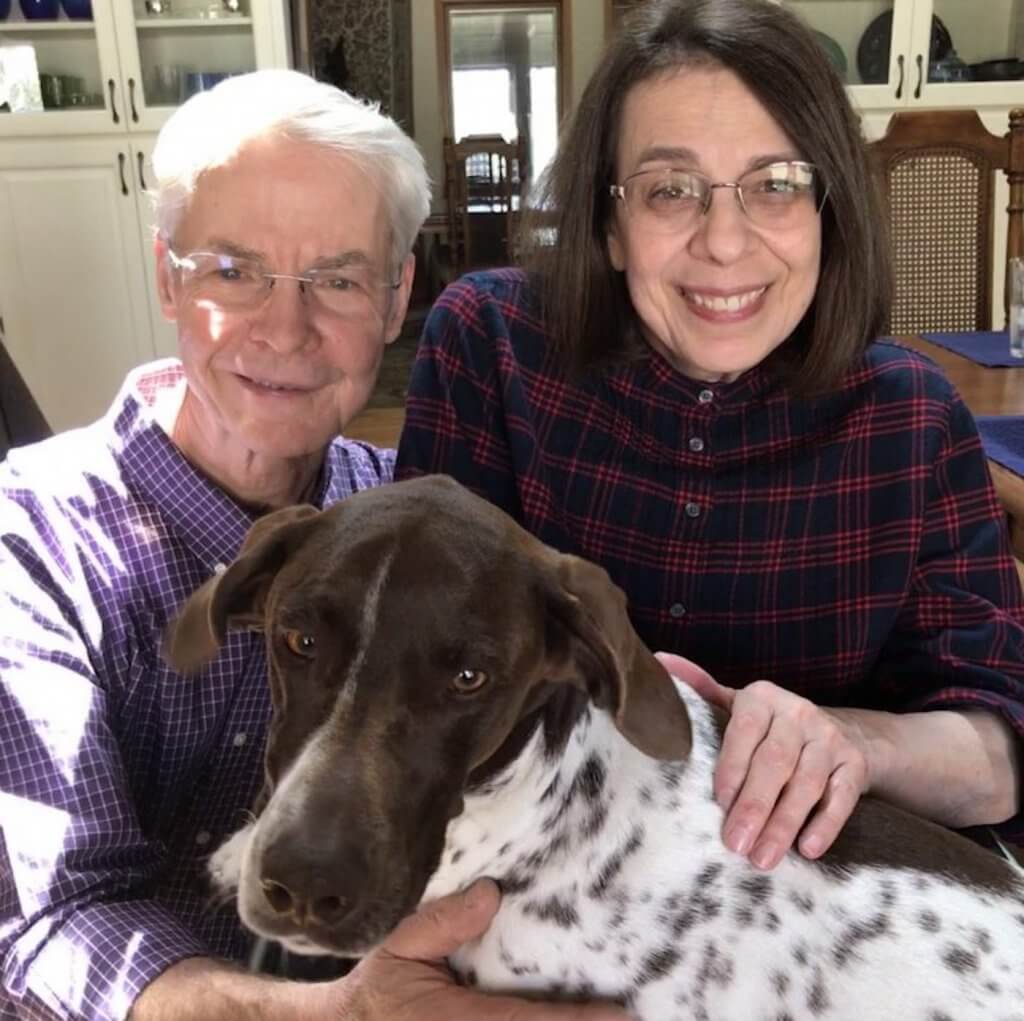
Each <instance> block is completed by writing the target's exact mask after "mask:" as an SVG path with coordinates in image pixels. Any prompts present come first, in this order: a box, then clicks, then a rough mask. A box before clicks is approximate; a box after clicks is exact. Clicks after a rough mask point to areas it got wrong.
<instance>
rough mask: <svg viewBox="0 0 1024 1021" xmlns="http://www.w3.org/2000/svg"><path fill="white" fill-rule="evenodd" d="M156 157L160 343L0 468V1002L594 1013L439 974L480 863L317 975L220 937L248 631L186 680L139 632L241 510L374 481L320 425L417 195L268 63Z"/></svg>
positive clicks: (154, 620) (247, 718)
mask: <svg viewBox="0 0 1024 1021" xmlns="http://www.w3.org/2000/svg"><path fill="white" fill-rule="evenodd" d="M154 166H155V169H156V176H157V186H156V196H155V197H156V211H157V223H158V235H157V239H156V258H157V264H158V281H159V294H160V301H161V304H162V307H163V310H164V313H165V314H166V316H167V317H168V318H169V319H171V320H173V321H175V322H176V323H177V328H178V338H179V347H180V361H178V360H169V361H165V362H160V363H156V364H153V365H147V366H143V367H142V368H140V369H138V370H137V371H136V372H134V373H132V375H130V376H129V378H128V379H127V381H126V382H125V384H124V387H123V388H122V390H121V392H120V394H119V395H118V396H117V398H116V400H115V402H114V405H113V407H112V408H111V410H110V412H109V414H108V415H107V416H106V417H105V418H104V419H103V420H101V421H100V422H97V423H95V424H94V425H91V426H89V427H88V428H86V429H82V430H76V431H74V432H70V433H66V434H64V435H60V436H57V437H54V438H52V439H50V440H47V441H45V442H43V443H41V444H38V445H36V446H33V447H27V448H23V449H20V450H17V451H15V452H13V453H12V454H11V456H10V458H9V460H8V461H7V463H6V464H4V465H3V466H2V467H0V536H2V544H0V600H2V603H0V606H2V609H0V680H2V683H0V749H2V750H0V825H2V834H3V841H2V843H0V959H2V963H3V973H2V988H0V1016H2V1017H5V1018H7V1017H26V1018H86V1019H108V1018H123V1017H125V1016H127V1015H128V1014H129V1013H130V1015H131V1017H132V1018H133V1019H134V1021H149V1019H154V1018H156V1019H159V1018H174V1019H176V1021H181V1019H192V1018H195V1019H199V1018H203V1019H217V1018H222V1017H223V1018H232V1019H236V1018H239V1017H257V1016H258V1017H260V1018H270V1019H277V1018H280V1019H286V1018H292V1017H295V1018H303V1019H309V1018H313V1019H315V1018H318V1017H323V1018H331V1019H344V1018H356V1017H358V1018H359V1019H360V1021H368V1019H377V1018H380V1019H383V1018H388V1019H389V1021H394V1019H396V1018H401V1017H413V1016H415V1017H417V1018H421V1019H423V1018H438V1019H440V1018H446V1019H458V1018H466V1019H468V1018H478V1017H480V1018H495V1019H498V1018H511V1017H513V1016H514V1017H515V1018H517V1019H520V1021H528V1019H536V1021H542V1019H545V1018H549V1019H555V1018H566V1017H580V1018H582V1017H584V1016H593V1017H598V1016H600V1015H601V1014H602V1013H603V1014H605V1016H609V1015H607V1012H603V1011H601V1010H600V1009H599V1008H593V1010H592V1012H591V1013H589V1014H588V1013H587V1012H586V1011H585V1010H584V1009H583V1008H573V1007H562V1008H556V1007H545V1006H543V1005H528V1004H522V1003H516V1002H513V1001H506V1000H500V999H489V998H486V997H481V996H479V995H477V994H475V993H471V992H469V991H465V990H462V989H459V988H456V987H455V986H453V985H452V984H451V982H450V980H449V978H448V974H447V971H446V969H444V968H443V966H441V965H440V964H439V963H438V962H439V961H443V957H444V955H445V954H446V953H448V952H450V951H451V950H452V949H454V948H455V947H456V946H457V945H458V944H459V943H460V942H462V941H464V940H466V939H468V938H471V937H473V936H475V935H477V934H478V933H479V932H480V931H481V930H482V929H483V928H485V927H486V925H487V922H488V921H489V918H490V916H491V915H492V914H493V912H494V910H495V907H496V903H497V894H496V891H495V889H494V887H493V885H488V884H486V883H485V884H480V885H478V886H477V887H475V888H473V889H472V890H470V891H469V892H468V893H466V894H464V895H463V896H462V897H461V898H459V897H456V898H454V899H450V900H449V901H447V902H441V903H439V904H438V905H435V906H434V907H433V908H432V909H430V910H428V911H427V912H425V913H423V914H421V915H419V916H416V917H414V918H412V919H409V920H407V921H406V922H405V923H404V924H403V925H402V926H401V927H400V929H399V930H397V931H396V933H395V934H394V936H393V937H392V939H391V941H390V942H389V943H388V944H386V945H385V946H384V947H382V948H381V949H380V950H378V951H377V952H376V953H374V954H372V955H371V956H370V957H368V958H367V959H366V960H365V961H364V962H362V964H361V965H360V966H359V967H358V968H357V969H356V970H355V971H354V972H353V973H351V974H350V975H349V976H347V977H346V978H344V979H337V980H334V981H331V982H326V983H317V984H299V983H293V982H285V981H283V980H278V979H270V978H266V977H263V976H257V975H253V974H249V973H246V972H244V971H242V970H241V969H240V968H239V967H238V966H237V965H232V964H231V963H230V962H231V961H238V960H241V959H243V957H244V954H245V950H246V938H245V934H244V933H243V932H242V931H241V929H240V926H239V924H238V921H237V919H236V917H235V912H234V909H233V906H231V905H226V906H222V907H221V908H220V909H214V908H213V907H212V906H211V905H209V903H208V890H207V887H206V883H205V879H204V863H205V858H206V856H207V854H208V853H209V851H210V849H211V848H213V847H215V846H217V844H218V843H219V842H220V841H221V839H222V838H223V837H224V836H226V835H227V834H229V833H230V832H232V831H233V830H234V829H236V828H237V826H238V825H239V822H240V821H241V820H242V818H243V816H244V812H245V810H246V809H247V808H248V806H249V805H250V804H251V802H252V800H253V798H254V796H255V794H256V791H257V790H258V788H259V785H260V783H261V779H262V745H263V738H264V735H265V731H266V726H267V722H268V717H269V712H270V707H269V696H268V693H267V690H266V687H267V686H266V677H265V673H266V665H265V660H264V654H263V649H262V643H261V640H260V639H259V638H258V637H257V636H255V635H252V634H245V633H240V634H236V635H233V636H232V638H231V640H230V642H229V643H228V645H227V647H226V648H225V650H224V654H223V655H222V656H221V657H220V659H219V660H218V661H217V662H216V663H215V664H214V665H213V666H212V667H211V668H210V669H209V670H208V671H207V672H206V673H205V674H204V675H203V676H201V677H200V678H197V679H184V678H181V677H178V676H176V675H174V674H173V673H172V672H171V671H170V669H169V668H168V667H167V666H166V665H164V664H163V662H162V661H161V658H160V655H159V637H160V635H161V633H162V631H163V629H164V626H165V625H166V623H167V621H168V620H169V618H170V617H171V616H172V615H173V614H174V613H175V611H176V609H177V607H178V606H179V604H180V603H181V602H182V600H183V599H184V598H185V597H186V596H187V595H188V594H189V593H191V592H192V591H193V590H194V589H195V588H196V587H197V586H198V585H199V584H200V583H201V582H202V581H204V580H205V579H206V578H207V577H209V576H210V574H211V573H213V572H215V571H217V570H218V569H219V568H220V567H221V565H223V564H225V563H226V562H228V561H230V560H231V559H232V558H233V557H234V556H235V554H236V553H237V551H238V548H239V546H240V544H241V541H242V538H243V536H244V535H245V533H246V531H247V530H248V528H249V526H250V525H251V524H252V523H253V521H254V520H255V519H256V518H257V517H259V515H261V514H262V513H264V512H265V511H267V510H269V509H271V508H278V507H282V506H285V505H288V504H292V503H296V502H300V501H303V502H309V503H313V504H316V505H318V506H324V505H327V504H330V503H332V502H334V501H336V500H340V499H343V498H345V497H346V496H348V495H349V494H351V493H352V492H354V491H355V490H359V489H362V488H363V487H366V486H373V485H377V484H379V483H381V482H384V481H387V480H388V479H390V477H391V472H392V465H393V452H392V451H382V450H375V449H373V448H372V447H369V446H367V445H365V444H360V443H355V442H351V441H348V440H345V439H344V438H341V437H340V433H342V431H343V430H344V428H345V426H346V424H347V423H348V422H349V421H350V420H351V419H352V417H353V416H354V415H355V414H357V413H358V412H359V411H360V409H361V408H362V407H363V406H364V404H365V402H366V400H367V398H368V396H369V395H370V392H371V390H372V388H373V385H374V381H375V378H376V375H377V370H378V367H379V364H380V360H381V354H382V352H383V350H384V347H385V345H387V344H389V343H391V342H392V341H393V340H394V339H395V338H396V337H397V335H398V333H399V330H400V328H401V324H402V320H403V317H404V315H405V310H406V305H407V302H408V299H409V290H410V286H411V283H412V278H413V270H414V260H413V256H412V255H411V254H410V251H411V248H412V244H413V240H414V239H415V237H416V233H417V231H418V229H419V227H420V225H421V224H422V222H423V219H424V217H425V216H426V214H427V210H428V203H429V188H428V182H427V177H426V173H425V171H424V166H423V160H422V158H421V156H420V154H419V152H418V151H417V149H416V147H415V145H414V144H413V143H412V142H411V141H410V140H409V139H408V138H407V137H406V136H405V135H404V134H403V133H402V132H401V131H400V130H399V129H398V128H397V127H396V126H395V125H394V124H393V123H392V122H391V121H390V120H388V119H387V118H385V117H383V116H381V115H380V114H379V113H377V112H376V110H375V109H374V108H372V107H369V106H367V105H365V104H363V103H360V102H358V101H356V100H354V99H352V98H351V97H349V96H347V95H345V94H344V93H342V92H339V91H338V90H337V89H334V88H332V87H330V86H326V85H323V84H319V83H316V82H314V81H312V80H311V79H309V78H306V77H305V76H303V75H299V74H296V73H294V72H286V71H277V72H271V71H267V72H258V73H256V74H252V75H246V76H242V77H239V78H235V79H231V80H228V81H226V82H225V83H223V84H222V85H220V86H218V87H217V88H216V89H214V90H213V91H211V92H209V93H203V94H201V95H199V96H197V97H195V98H194V99H191V100H190V101H189V102H188V103H186V104H185V105H184V106H183V107H182V108H181V110H180V111H178V112H177V113H176V114H175V115H174V116H173V117H172V118H171V119H170V120H169V121H168V123H167V125H166V127H165V128H164V130H163V132H162V133H161V136H160V139H159V141H158V144H157V148H156V152H155V154H154ZM93 342H95V341H93ZM615 1016H618V1015H615Z"/></svg>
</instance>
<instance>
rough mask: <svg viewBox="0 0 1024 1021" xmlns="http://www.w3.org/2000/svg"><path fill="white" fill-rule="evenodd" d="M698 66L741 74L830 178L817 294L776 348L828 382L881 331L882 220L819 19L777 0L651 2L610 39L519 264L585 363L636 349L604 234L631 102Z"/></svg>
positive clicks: (795, 386) (884, 289)
mask: <svg viewBox="0 0 1024 1021" xmlns="http://www.w3.org/2000/svg"><path fill="white" fill-rule="evenodd" d="M698 66H721V67H725V68H727V69H729V70H730V71H732V72H733V73H734V74H736V75H737V76H738V77H739V78H740V79H741V80H742V81H743V82H744V84H745V85H746V86H747V88H749V89H750V90H751V92H753V94H754V95H755V96H756V97H757V98H758V100H759V101H760V102H761V103H762V105H763V106H764V108H765V109H766V110H767V111H768V112H769V113H770V114H771V115H772V117H774V119H775V120H776V122H777V123H778V124H779V126H780V127H781V128H782V129H783V131H785V132H786V134H787V135H788V136H789V138H790V139H792V140H793V142H794V144H795V145H796V146H797V147H798V149H799V150H800V152H801V154H802V156H803V158H804V159H806V160H808V161H809V162H811V163H813V164H814V165H815V166H816V167H817V168H818V173H819V177H820V181H821V184H822V185H823V186H824V187H825V188H827V189H828V192H827V198H826V200H825V203H824V206H823V207H822V211H821V216H822V254H821V273H820V276H819V279H818V286H817V290H816V293H815V296H814V299H813V301H812V302H811V305H810V308H809V309H808V310H807V313H806V314H805V316H804V318H803V319H802V320H801V322H800V323H799V324H798V326H797V328H796V329H795V330H794V332H793V335H792V336H791V337H790V338H789V340H788V341H787V342H786V343H784V344H782V345H781V346H780V347H779V348H778V349H777V350H776V351H775V352H774V353H773V355H772V356H771V364H772V365H773V366H774V367H775V369H776V370H777V371H778V372H779V374H780V376H781V378H782V379H783V380H784V381H785V382H786V384H787V385H788V386H789V387H790V388H791V389H792V390H793V391H794V392H796V393H803V394H811V393H820V392H822V391H824V390H827V389H829V388H830V387H831V386H832V385H834V384H835V383H836V382H837V381H838V380H839V378H840V377H841V376H842V374H843V373H844V372H845V371H846V370H847V369H848V368H849V366H850V365H851V364H852V363H853V362H854V361H855V360H856V358H857V357H858V356H859V355H860V354H861V353H862V352H863V350H864V349H865V347H866V346H867V345H868V344H869V343H870V342H871V341H872V340H873V339H874V338H875V337H876V336H878V335H879V333H880V332H881V331H882V330H883V329H884V326H885V323H886V320H887V318H888V313H889V303H890V295H891V288H892V270H891V263H890V255H889V245H888V235H887V231H886V225H885V221H886V218H885V215H884V211H883V206H882V200H881V197H880V193H879V189H878V185H877V181H876V180H875V178H874V176H873V175H872V173H871V169H870V164H869V158H868V154H867V150H866V147H865V144H864V141H863V137H862V134H861V127H860V122H859V119H858V117H857V115H856V114H855V113H854V111H853V109H852V107H851V105H850V102H849V100H848V98H847V95H846V91H845V89H844V87H843V84H842V82H841V81H840V80H839V77H838V75H837V74H836V73H835V71H834V70H833V68H832V66H831V64H830V63H829V61H828V58H827V56H826V54H825V52H824V50H823V49H822V47H821V45H820V44H819V43H818V41H817V39H816V38H815V36H814V34H813V33H812V32H811V30H810V29H809V28H808V27H807V26H806V25H805V24H804V23H803V22H802V21H800V20H799V18H797V17H796V16H795V15H793V14H792V13H791V12H789V11H787V10H786V9H785V8H784V7H781V6H780V5H778V4H775V3H772V2H771V0H652V2H650V3H649V4H647V5H645V6H644V7H642V8H641V9H640V10H639V11H638V12H636V14H635V15H634V16H633V17H632V18H631V19H629V20H628V21H627V23H626V25H625V26H624V27H623V29H622V31H621V32H620V33H619V35H618V36H617V38H615V39H614V40H613V41H612V42H611V43H610V45H609V47H608V49H607V50H606V51H605V53H604V56H603V57H602V59H601V61H600V63H599V64H598V66H597V69H596V70H595V72H594V74H593V75H592V77H591V79H590V82H589V83H588V85H587V88H586V90H585V92H584V94H583V97H582V99H581V100H580V103H579V106H578V107H577V109H576V111H575V113H574V115H573V117H572V119H571V121H570V122H569V124H568V126H567V128H566V130H565V132H564V133H563V136H562V138H561V140H560V144H559V148H558V152H557V154H556V156H555V158H554V160H553V161H552V163H551V165H550V167H549V168H548V171H547V172H546V173H545V175H544V179H543V180H542V181H541V183H540V185H539V187H538V191H537V194H536V196H535V198H534V199H533V202H532V205H533V207H534V208H533V210H532V211H531V213H530V214H529V215H528V216H527V218H526V221H525V230H524V233H523V239H522V247H521V251H522V254H523V261H524V263H525V265H526V267H527V268H528V269H532V270H534V271H536V272H537V273H538V274H539V277H540V281H541V298H542V302H543V308H544V316H545V320H546V322H547V325H548V329H549V330H550V332H551V334H552V336H553V338H554V339H555V341H556V342H557V343H558V344H559V345H560V346H561V347H562V348H563V350H564V351H565V353H566V354H567V356H568V357H569V359H570V361H571V362H572V364H573V365H574V366H575V367H576V368H578V369H586V368H589V367H591V366H594V365H597V364H599V363H604V362H607V361H609V360H616V359H619V358H622V357H624V356H630V355H632V354H634V353H635V352H636V351H637V350H638V344H639V343H641V340H640V334H639V330H638V326H637V322H636V317H635V314H634V312H633V308H632V305H631V303H630V300H629V294H628V291H627V289H626V285H625V280H624V277H623V274H621V273H618V272H616V270H615V269H614V267H613V266H612V264H611V261H610V260H609V257H608V251H607V245H606V235H607V227H608V222H609V218H610V217H611V215H612V208H611V203H612V202H613V201H614V199H612V198H611V196H610V195H609V191H608V189H609V186H610V185H611V184H613V183H616V182H615V176H614V175H615V153H616V146H617V143H618V138H619V129H620V122H621V119H622V108H623V102H624V100H625V97H626V94H627V93H628V92H629V90H630V89H631V88H632V87H633V86H634V85H636V84H637V83H639V82H643V81H646V80H648V79H650V78H654V77H657V76H659V75H663V74H671V73H673V72H675V71H679V70H683V69H686V68H690V67H698Z"/></svg>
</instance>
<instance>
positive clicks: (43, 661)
mask: <svg viewBox="0 0 1024 1021" xmlns="http://www.w3.org/2000/svg"><path fill="white" fill-rule="evenodd" d="M181 386H183V375H182V371H181V367H180V365H179V364H178V363H177V362H175V361H167V362H160V363H155V364H153V365H149V366H145V367H143V368H142V369H139V370H137V371H136V372H134V373H133V374H132V375H131V376H130V377H129V378H128V380H127V381H126V383H125V386H124V388H123V389H122V391H121V393H120V395H119V396H118V398H117V401H116V402H115V404H114V406H113V408H112V409H111V411H110V412H109V413H108V415H107V417H106V418H104V419H103V420H101V421H100V422H98V423H96V424H95V425H92V426H90V427H88V428H85V429H80V430H76V431H73V432H68V433H64V434H62V435H60V436H56V437H54V438H53V439H50V440H47V441H45V442H43V443H41V444H38V445H36V446H33V447H27V448H23V449H21V450H16V451H13V452H12V453H11V454H10V457H9V459H8V461H7V462H6V463H5V464H0V492H2V498H0V536H2V546H0V566H2V592H0V599H2V606H3V609H2V615H0V700H2V702H0V828H2V829H0V955H2V958H0V959H2V969H3V980H2V988H0V1018H13V1017H28V1018H52V1017H54V1016H56V1017H59V1018H87V1019H99V1018H103V1019H108V1018H123V1017H124V1016H125V1015H126V1014H127V1013H128V1011H129V1009H130V1007H131V1005H132V1003H133V1001H134V1000H135V998H136V997H137V996H138V994H139V993H140V992H141V991H142V989H143V988H144V987H145V986H146V985H147V983H149V982H150V981H151V980H152V979H153V978H155V977H156V976H157V975H159V974H160V972H162V971H163V970H164V969H165V968H167V967H168V966H169V965H171V964H173V963H175V962H176V961H179V960H181V959H183V958H185V957H190V956H195V955H215V956H222V957H228V958H234V959H239V958H241V957H242V956H244V954H245V951H246V947H247V940H246V937H245V935H244V933H243V931H242V929H241V927H240V926H239V924H238V922H237V919H236V916H235V909H234V906H233V905H226V906H223V907H221V908H215V907H213V906H212V905H211V904H210V903H209V890H208V887H207V886H206V883H205V881H204V876H203V865H204V861H205V859H206V857H207V856H208V854H209V853H210V852H211V851H212V850H213V849H214V848H216V847H217V846H218V844H219V843H220V842H221V840H222V839H223V838H224V837H226V836H227V835H229V834H230V833H231V832H233V831H234V830H235V829H237V828H238V826H239V825H240V824H241V823H242V821H243V814H244V812H245V810H246V809H247V808H248V807H249V805H250V804H251V802H252V799H253V798H254V796H255V794H256V792H257V790H258V788H259V785H260V782H261V780H262V748H263V741H264V734H265V730H266V725H267V720H268V717H269V713H270V701H269V695H268V691H267V685H266V665H265V658H264V650H263V644H262V639H261V638H260V637H259V636H257V635H254V634H251V633H241V634H232V635H231V636H230V637H229V641H228V642H227V644H226V646H225V647H224V649H223V650H222V653H221V655H220V656H219V657H218V659H217V660H216V661H215V662H214V663H213V664H211V665H210V666H209V667H208V668H207V669H206V670H205V671H203V673H202V674H201V675H199V676H196V677H190V678H184V677H181V676H179V675H177V674H175V673H174V672H173V671H172V670H170V669H169V668H168V667H167V666H166V665H165V664H164V663H163V661H162V660H161V658H160V655H159V651H158V645H159V637H160V635H161V633H162V631H163V629H164V625H165V624H166V623H167V621H168V620H169V619H170V618H171V617H172V616H173V615H174V613H175V612H176V610H177V608H178V607H179V606H180V604H181V603H182V601H183V600H184V599H185V598H186V597H187V596H188V595H189V594H190V593H191V592H193V591H194V590H195V589H196V588H197V587H198V586H199V585H200V584H201V583H202V582H203V581H205V580H206V579H207V578H209V577H210V575H211V574H212V573H213V572H214V571H215V570H216V569H217V567H218V565H220V564H225V563H228V562H229V561H230V560H231V559H232V558H233V557H234V556H235V555H236V553H237V551H238V549H239V546H240V544H241V542H242V539H243V537H244V536H245V533H246V531H247V530H248V528H249V526H250V525H251V524H252V523H253V520H254V517H253V515H252V514H251V513H250V512H249V511H247V510H244V509H243V508H242V507H240V506H239V505H238V504H237V503H235V502H234V501H233V500H232V499H231V498H230V497H229V496H227V495H226V494H225V493H224V492H223V491H221V490H219V489H218V488H217V487H216V486H214V485H212V484H211V483H210V482H209V481H208V480H207V479H205V478H204V477H203V476H202V475H201V474H200V473H199V472H197V471H196V470H195V469H194V468H192V467H191V466H190V465H189V463H188V462H187V461H186V460H185V459H184V458H183V457H182V456H181V454H180V453H179V451H178V450H177V448H176V447H175V446H174V445H173V444H172V443H171V441H170V440H169V438H168V437H167V435H166V433H165V432H164V431H163V430H162V429H161V427H160V426H159V425H158V424H157V422H156V420H155V417H154V407H155V404H156V401H157V399H158V398H160V399H161V402H162V401H163V400H165V399H166V398H167V397H168V396H169V395H170V396H173V395H174V394H176V393H178V392H180V387H181ZM393 467H394V452H393V451H390V450H388V451H380V450H376V449H374V448H373V447H370V446H367V445H365V444H362V443H356V442H353V441H350V440H344V439H338V440H336V441H335V442H334V443H333V444H332V445H331V447H330V449H329V451H328V454H327V457H326V459H325V462H324V468H323V470H322V472H321V477H320V481H319V488H318V492H317V496H316V499H315V500H314V501H313V502H314V503H316V504H317V505H318V506H327V505H329V504H332V503H335V502H336V501H338V500H341V499H343V498H344V497H346V496H349V495H350V494H351V493H353V492H355V491H356V490H360V489H365V488H367V487H369V486H375V485H377V484H379V483H380V482H383V481H387V480H388V479H390V477H391V475H392V470H393Z"/></svg>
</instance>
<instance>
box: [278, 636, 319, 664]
mask: <svg viewBox="0 0 1024 1021" xmlns="http://www.w3.org/2000/svg"><path fill="white" fill-rule="evenodd" d="M284 644H285V645H287V646H288V650H289V651H290V652H294V653H295V655H296V656H301V657H302V658H303V659H312V658H313V656H314V655H315V654H316V639H315V638H314V637H313V636H312V635H307V634H306V633H305V632H304V631H296V630H288V631H285V633H284Z"/></svg>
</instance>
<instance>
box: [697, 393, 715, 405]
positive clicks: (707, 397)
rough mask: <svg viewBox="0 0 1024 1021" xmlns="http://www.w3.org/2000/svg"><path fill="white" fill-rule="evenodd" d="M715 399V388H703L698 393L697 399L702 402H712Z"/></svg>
mask: <svg viewBox="0 0 1024 1021" xmlns="http://www.w3.org/2000/svg"><path fill="white" fill-rule="evenodd" d="M714 399H715V392H714V390H701V392H700V393H699V394H697V400H698V401H700V402H701V404H710V403H711V402H712V401H713V400H714Z"/></svg>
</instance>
